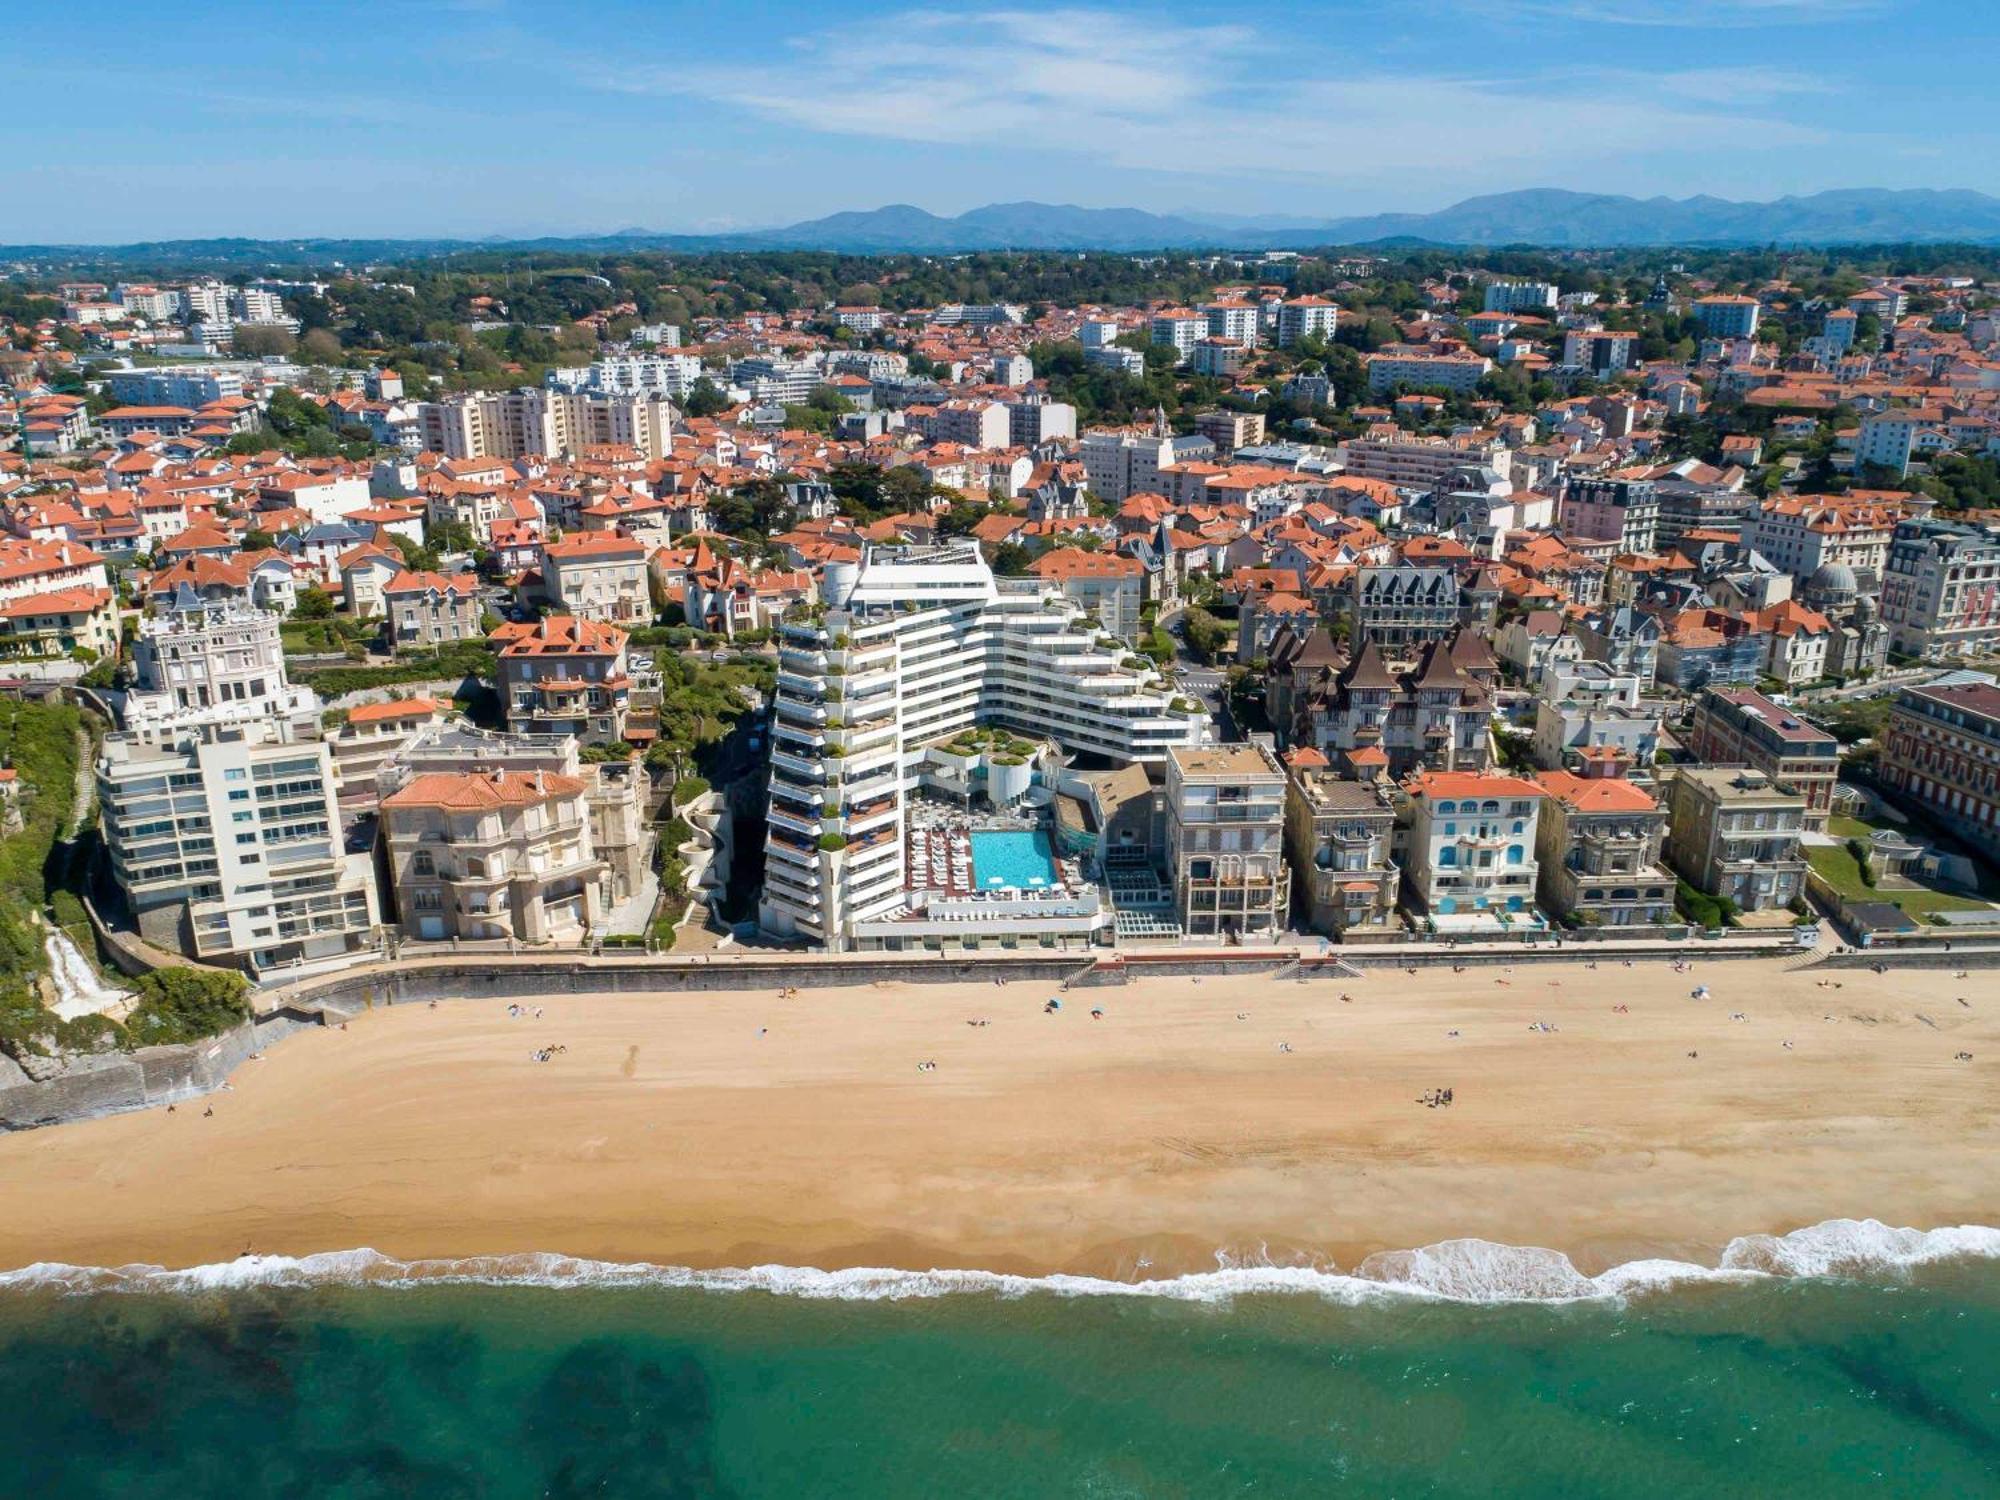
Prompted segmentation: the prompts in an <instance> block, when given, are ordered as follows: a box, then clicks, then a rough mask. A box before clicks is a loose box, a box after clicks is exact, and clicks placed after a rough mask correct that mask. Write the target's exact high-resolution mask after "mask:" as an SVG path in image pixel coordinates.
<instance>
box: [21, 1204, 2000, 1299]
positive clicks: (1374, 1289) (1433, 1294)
mask: <svg viewBox="0 0 2000 1500" xmlns="http://www.w3.org/2000/svg"><path fill="white" fill-rule="evenodd" d="M1217 1259H1218V1265H1217V1268H1216V1269H1215V1270H1213V1271H1197V1272H1193V1273H1190V1274H1188V1275H1185V1276H1175V1277H1170V1278H1164V1279H1159V1280H1150V1281H1117V1280H1112V1279H1109V1278H1106V1277H1096V1276H1070V1275H1060V1274H1058V1275H1052V1276H1014V1275H1006V1274H1003V1273H1000V1272H996V1271H963V1270H960V1271H944V1270H938V1271H898V1270H890V1269H883V1268H873V1267H857V1268H854V1269H850V1270H840V1271H824V1270H819V1269H816V1268H814V1267H811V1266H777V1265H766V1266H750V1267H746V1268H742V1269H723V1270H695V1269H692V1268H690V1267H686V1266H657V1265H650V1264H647V1263H645V1262H624V1261H602V1260H583V1259H578V1258H576V1257H573V1256H567V1255H555V1254H548V1253H539V1252H538V1253H532V1254H521V1255H481V1256H468V1257H464V1258H461V1259H455V1260H415V1261H404V1260H397V1259H395V1258H394V1257H393V1256H388V1255H384V1254H382V1253H381V1252H380V1251H376V1250H335V1251H328V1252H325V1253H323V1254H318V1255H304V1256H296V1257H294V1256H280V1255H245V1256H243V1257H241V1258H240V1259H237V1260H233V1261H227V1262H222V1263H219V1264H215V1265H205V1266H190V1267H188V1268H186V1269H184V1270H169V1269H167V1268H165V1267H163V1266H151V1265H128V1266H116V1267H111V1266H72V1265H65V1264H61V1263H58V1262H48V1261H42V1262H37V1263H36V1264H34V1265H30V1266H24V1267H22V1268H21V1269H20V1270H17V1271H6V1272H0V1292H44V1293H50V1292H53V1293H63V1294H71V1295H81V1294H87V1293H92V1292H154V1293H181V1294H197V1293H204V1292H228V1291H237V1290H247V1289H252V1288H260V1287H298V1288H305V1287H320V1286H383V1287H410V1286H453V1285H458V1286H468V1285H471V1286H534V1287H557V1288H585V1287H662V1288H668V1289H688V1290H698V1291H710V1292H764V1293H769V1294H772V1295H777V1296H786V1297H800V1298H806V1299H813V1300H834V1301H853V1302H884V1301H901V1300H912V1299H922V1298H935V1297H949V1296H956V1295H963V1294H968V1293H983V1294H985V1295H988V1296H999V1297H1025V1296H1029V1295H1032V1294H1035V1293H1042V1294H1046V1295H1052V1296H1059V1297H1158V1298H1165V1299H1168V1300H1172V1301H1179V1302H1227V1301H1230V1300H1232V1299H1234V1298H1237V1297H1244V1296H1261V1295H1272V1294H1305V1295H1311V1296H1316V1297H1320V1298H1324V1299H1326V1300H1329V1301H1334V1302H1340V1303H1345V1304H1348V1305H1355V1304H1359V1303H1362V1302H1367V1301H1371V1300H1379V1299H1381V1298H1384V1297H1411V1298H1421V1299H1431V1300H1437V1301H1448V1302H1468V1303H1479V1302H1494V1303H1500V1302H1575V1301H1585V1300H1594V1299H1617V1298H1626V1297H1631V1296H1634V1295H1639V1294H1643V1293H1648V1292H1656V1291H1661V1290H1665V1289H1667V1288H1671V1287H1675V1286H1682V1285H1689V1284H1707V1285H1731V1284H1747V1283H1752V1282H1758V1281H1767V1280H1773V1279H1794V1278H1800V1277H1839V1278H1845V1279H1862V1280H1875V1279H1893V1278H1896V1277H1899V1276H1902V1275H1905V1274H1907V1273H1908V1272H1909V1271H1911V1270H1914V1269H1916V1268H1919V1267H1923V1266H1933V1265H1939V1264H1943V1263H1947V1262H1953V1261H1969V1260H1991V1259H2000V1229H1993V1228H1988V1227H1986V1226H1983V1225H1977V1224H1962V1225H1958V1226H1956V1227H1952V1228H1941V1229H1897V1228H1892V1227H1891V1226H1889V1225H1887V1224H1883V1223H1881V1222H1879V1221H1877V1220H1875V1219H1829V1220H1828V1221H1827V1222H1825V1223H1823V1224H1813V1225H1810V1226H1808V1227H1806V1228H1804V1229H1795V1230H1793V1231H1792V1232H1791V1233H1789V1234H1782V1235H1768V1234H1755V1235H1746V1236H1743V1237H1742V1238H1739V1239H1735V1240H1732V1241H1730V1243H1729V1245H1728V1246H1727V1247H1726V1248H1725V1249H1724V1250H1723V1252H1722V1255H1721V1258H1720V1260H1719V1261H1718V1263H1717V1264H1716V1265H1713V1266H1701V1265H1696V1264H1694V1263H1693V1262H1691V1261H1682V1260H1635V1261H1628V1262H1626V1263H1624V1264H1623V1265H1618V1266H1613V1267H1612V1268H1611V1269H1610V1270H1607V1271H1604V1272H1602V1273H1600V1274H1598V1275H1596V1276H1586V1275H1584V1274H1583V1272H1581V1271H1579V1270H1577V1268H1576V1267H1575V1266H1574V1265H1573V1264H1571V1262H1570V1259H1569V1257H1568V1256H1566V1255H1564V1254H1562V1253H1561V1252H1560V1251H1556V1250H1544V1249H1539V1248H1537V1247H1535V1246H1532V1245H1498V1244H1494V1243H1493V1242H1491V1241H1489V1240H1474V1239H1463V1240H1445V1241H1442V1242H1441V1243H1439V1244H1435V1245H1427V1246H1424V1247H1423V1248H1422V1249H1418V1250H1391V1251H1384V1252H1381V1253H1379V1254H1375V1255H1371V1256H1369V1257H1368V1258H1367V1259H1366V1260H1364V1261H1362V1262H1361V1264H1360V1265H1359V1266H1357V1267H1355V1269H1354V1270H1353V1272H1351V1273H1343V1272H1340V1271H1337V1270H1333V1269H1331V1268H1328V1267H1324V1266H1296V1265H1295V1266H1284V1265H1264V1264H1260V1265H1236V1264H1228V1263H1226V1261H1225V1258H1224V1257H1221V1256H1218V1257H1217Z"/></svg>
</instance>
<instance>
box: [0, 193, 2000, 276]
mask: <svg viewBox="0 0 2000 1500" xmlns="http://www.w3.org/2000/svg"><path fill="white" fill-rule="evenodd" d="M1941 242H1946V243H1972V244H1984V243H2000V198H1994V197H1989V196H1988V195H1987V194H1985V193H1976V192H1972V191H1969V190H1966V189H1948V190H1937V189H1929V188H1912V189H1903V190H1891V189H1885V188H1843V189H1838V190H1835V191H1831V192H1824V193H1813V194H1810V195H1808V196H1806V197H1786V198H1778V199H1774V200H1773V201H1771V202H1768V203H1739V202H1732V201H1730V200H1729V199H1726V198H1711V197H1697V198H1628V197H1623V196H1620V195H1618V194H1614V193H1573V192H1568V191H1566V190H1564V189H1561V188H1529V189H1525V190H1523V191H1520V192H1512V193H1492V194H1488V195H1486V196H1484V197H1478V198H1467V199H1466V200H1465V201H1463V202H1462V203H1454V204H1453V205H1452V206H1451V207H1449V208H1445V209H1440V210H1439V211H1437V212H1436V213H1426V214H1411V213H1401V214H1369V215H1364V216H1359V217H1351V218H1331V219H1312V218H1308V217H1304V216H1294V215H1282V214H1264V215H1240V214H1210V213H1205V212H1199V211H1188V212H1183V213H1177V214H1156V213H1148V212H1146V211H1145V210H1143V209H1136V208H1079V207H1077V206H1076V205H1074V204H1066V203H1064V204H1055V203H993V204H988V205H987V206H986V207H984V208H975V209H972V210H970V211H969V212H966V213H962V214H958V215H956V216H954V217H950V218H945V217H941V216H939V215H937V214H933V213H929V212H927V211H925V210H924V209H921V208H915V207H912V206H911V205H909V204H907V203H892V204H890V205H888V206H887V207H885V208H876V209H866V210H858V211H850V212H846V213H837V214H829V215H828V216H827V217H825V218H823V219H810V220H807V221H806V222H804V223H802V224H793V225H790V226H788V227H785V228H781V229H763V230H749V231H742V232H737V233H732V234H708V235H696V234H660V233H654V232H651V231H647V230H643V229H630V230H621V231H620V232H618V233H616V234H611V235H581V236H576V237H565V238H541V239H511V238H499V237H496V238H491V239H484V240H448V239H286V240H252V239H215V240H162V241H154V242H150V243H146V244H135V245H119V246H103V245H14V246H0V258H5V259H34V260H57V259H61V260H75V261H97V262H103V263H106V264H110V263H118V262H124V263H131V264H161V263H168V262H214V263H217V264H227V265H236V266H254V265H260V264H272V263H275V264H284V265H297V264H302V263H306V264H310V263H322V264H323V263H325V262H327V261H333V260H339V261H345V262H349V263H353V262H358V261H380V260H394V259H398V258H405V259H407V258H411V257H430V256H439V255H452V254H463V253H467V252H474V251H482V250H484V251H491V250H507V249H524V250H551V249H563V250H577V251H583V252H596V253H605V252H614V253H615V252H617V251H619V250H646V249H653V250H679V251H684V252H700V251H728V250H828V251H841V252H846V253H850V254H889V253H894V252H899V251H901V252H913V253H919V254H945V255H956V254H963V253H966V252H968V251H974V250H1114V251H1144V250H1165V249H1218V250H1263V249H1303V248H1307V247H1312V246H1330V245H1353V246H1370V245H1375V246H1381V245H1399V246H1409V245H1439V246H1466V245H1530V246H1543V247H1548V248H1557V249H1582V248H1607V249H1609V248H1618V247H1630V246H1648V245H1686V246H1690V247H1696V246H1715V247H1726V246H1733V245H1763V244H1771V243H1776V244H1781V245H1837V244H1886V243H1933V244H1935V243H1941Z"/></svg>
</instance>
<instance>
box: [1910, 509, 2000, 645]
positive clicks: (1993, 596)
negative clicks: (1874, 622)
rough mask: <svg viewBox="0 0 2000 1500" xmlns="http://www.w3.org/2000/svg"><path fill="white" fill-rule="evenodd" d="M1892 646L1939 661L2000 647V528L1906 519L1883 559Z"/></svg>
mask: <svg viewBox="0 0 2000 1500" xmlns="http://www.w3.org/2000/svg"><path fill="white" fill-rule="evenodd" d="M1882 620H1883V623H1884V624H1886V625H1887V626H1888V627H1889V649H1890V650H1891V651H1892V652H1895V653H1896V654H1898V655H1901V656H1909V657H1915V658H1918V659H1919V660H1922V661H1939V660H1943V659H1945V658H1948V657H1955V656H1977V655H1981V654H1984V653H1986V652H1990V651H1992V650H1994V649H1995V648H1996V647H2000V529H1994V528H1989V527H1985V526H1972V525H1965V524H1962V523H1959V522H1953V521H1934V520H1907V521H1903V522H1900V523H1898V525H1897V527H1896V529H1895V531H1894V533H1893V534H1892V536H1891V538H1890V541H1889V549H1888V554H1887V557H1886V559H1885V560H1884V562H1883V565H1882Z"/></svg>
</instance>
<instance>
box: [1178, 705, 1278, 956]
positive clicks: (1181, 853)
mask: <svg viewBox="0 0 2000 1500" xmlns="http://www.w3.org/2000/svg"><path fill="white" fill-rule="evenodd" d="M1285 787H1286V779H1285V769H1284V767H1283V766H1281V765H1280V764H1279V763H1278V758H1277V756H1276V755H1275V754H1273V753H1272V752H1271V750H1270V749H1269V748H1268V747H1267V746H1264V745H1261V744H1255V743H1248V744H1239V745H1219V746H1215V747H1213V748H1199V749H1198V748H1193V747H1184V746H1175V747H1174V748H1173V749H1171V750H1169V751H1168V752H1167V851H1168V860H1169V862H1170V865H1171V872H1172V875H1173V885H1174V909H1175V912H1176V915H1177V919H1178V920H1179V922H1180V925H1181V930H1182V931H1183V932H1185V933H1186V934H1187V935H1188V936H1190V937H1233V938H1245V937H1266V938H1268V937H1275V936H1276V935H1277V934H1278V933H1280V932H1282V931H1284V929H1285V927H1286V926H1287V924H1288V922H1289V920H1290V914H1291V889H1292V887H1291V869H1290V866H1289V865H1287V863H1286V861H1285Z"/></svg>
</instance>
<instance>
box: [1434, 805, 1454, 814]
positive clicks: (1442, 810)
mask: <svg viewBox="0 0 2000 1500" xmlns="http://www.w3.org/2000/svg"><path fill="white" fill-rule="evenodd" d="M1454 810H1455V804H1453V803H1451V802H1440V803H1439V804H1438V812H1439V813H1441V814H1442V813H1448V812H1452V811H1454Z"/></svg>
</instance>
